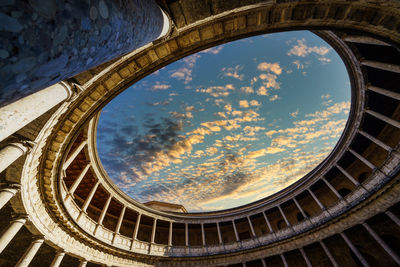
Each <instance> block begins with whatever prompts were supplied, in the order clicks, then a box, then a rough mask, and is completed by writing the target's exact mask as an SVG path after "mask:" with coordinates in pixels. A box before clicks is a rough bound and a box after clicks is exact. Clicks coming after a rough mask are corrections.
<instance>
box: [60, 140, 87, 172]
mask: <svg viewBox="0 0 400 267" xmlns="http://www.w3.org/2000/svg"><path fill="white" fill-rule="evenodd" d="M86 144H87V140H84V141H83V142H82V143H80V145H79V146H78V147H77V148H75V150H74V151H73V152H72V154H71V156H69V158H68V159H67V160H66V161H65V162H64V164H63V170H66V169H67V168H68V166H69V165H70V164H71V163H72V161H74V159H75V158H76V156H78V154H79V153H80V152H81V151H82V149H83V148H84V147H85V146H86Z"/></svg>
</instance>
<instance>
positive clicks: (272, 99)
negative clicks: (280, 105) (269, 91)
mask: <svg viewBox="0 0 400 267" xmlns="http://www.w3.org/2000/svg"><path fill="white" fill-rule="evenodd" d="M278 99H279V96H278V95H273V96H271V97H270V98H269V101H271V102H274V101H276V100H278Z"/></svg>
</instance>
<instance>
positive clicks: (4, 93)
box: [0, 0, 171, 125]
mask: <svg viewBox="0 0 400 267" xmlns="http://www.w3.org/2000/svg"><path fill="white" fill-rule="evenodd" d="M17 3H18V2H15V1H12V2H10V4H8V5H1V6H0V13H1V14H2V15H3V16H5V20H7V21H11V22H9V24H10V25H9V27H6V28H7V29H9V30H4V34H2V36H1V37H0V43H5V42H7V44H9V45H7V46H3V47H2V48H3V49H4V50H6V51H4V52H3V53H2V61H3V62H4V65H5V66H12V68H11V67H10V68H8V69H7V74H8V75H7V77H5V78H2V90H1V91H0V106H1V105H4V104H6V103H11V102H13V101H15V100H17V99H18V98H21V97H23V96H26V95H28V94H32V93H35V92H37V91H38V90H40V89H43V88H46V87H48V86H50V85H53V84H55V83H57V82H59V81H63V80H66V79H68V78H71V77H73V76H75V75H76V74H78V73H81V72H83V71H85V70H88V69H91V68H93V67H95V66H98V65H100V64H102V63H105V62H107V61H110V60H112V59H115V58H118V57H119V56H122V55H124V54H127V53H129V52H132V51H134V50H135V49H137V48H140V47H142V46H143V45H145V44H147V43H150V42H152V41H154V40H155V39H157V38H159V37H161V36H163V35H165V34H166V33H168V31H169V29H170V27H171V26H170V22H169V19H168V18H167V17H166V15H165V14H164V13H163V11H162V10H161V8H160V7H159V6H158V5H157V3H156V1H154V0H126V1H107V0H100V1H88V2H86V1H81V0H69V1H66V0H60V1H57V2H55V1H50V2H48V3H47V4H46V5H45V6H43V2H41V1H28V2H27V6H26V8H21V6H20V5H18V4H17ZM77 10H79V12H77ZM14 12H18V13H19V14H18V17H15V18H14V17H9V16H8V15H6V14H12V13H14ZM56 17H57V19H58V20H60V21H63V23H53V21H54V20H55V18H56ZM20 36H39V37H38V38H24V39H23V42H24V43H22V42H21V41H20V40H21V38H18V37H20ZM47 40H49V41H47ZM4 54H5V55H4ZM49 99H51V98H50V97H48V98H47V100H49ZM28 110H30V111H31V110H34V109H30V108H28ZM0 113H1V112H0ZM0 125H2V124H1V123H0Z"/></svg>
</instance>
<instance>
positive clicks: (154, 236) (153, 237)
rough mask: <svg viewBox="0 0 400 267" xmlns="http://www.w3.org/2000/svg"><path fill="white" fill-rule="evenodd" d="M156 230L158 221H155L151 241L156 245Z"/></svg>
mask: <svg viewBox="0 0 400 267" xmlns="http://www.w3.org/2000/svg"><path fill="white" fill-rule="evenodd" d="M156 229H157V219H154V221H153V229H151V239H150V243H151V244H154V240H155V238H156Z"/></svg>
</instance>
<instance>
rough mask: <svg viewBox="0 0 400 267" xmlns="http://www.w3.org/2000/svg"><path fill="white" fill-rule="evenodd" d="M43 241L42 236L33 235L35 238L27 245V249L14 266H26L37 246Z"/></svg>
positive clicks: (33, 255)
mask: <svg viewBox="0 0 400 267" xmlns="http://www.w3.org/2000/svg"><path fill="white" fill-rule="evenodd" d="M43 242H44V238H43V236H40V237H35V239H34V240H33V241H32V243H31V245H30V246H29V247H28V249H27V250H26V251H25V253H24V255H22V257H21V258H20V259H19V261H18V262H17V264H16V265H15V266H18V267H27V266H28V265H29V264H30V263H31V261H32V260H33V258H34V257H35V255H36V253H37V252H38V250H39V248H40V247H41V246H42V244H43Z"/></svg>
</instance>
